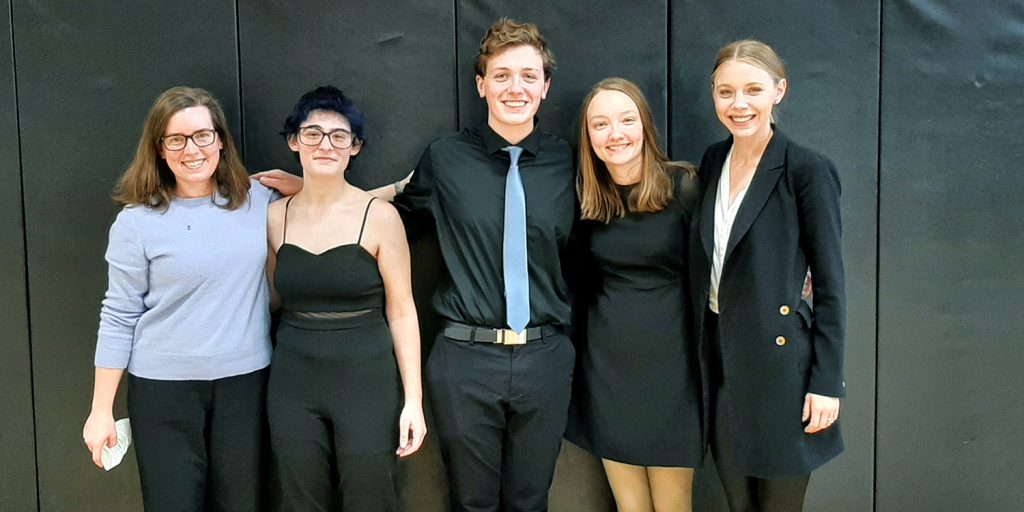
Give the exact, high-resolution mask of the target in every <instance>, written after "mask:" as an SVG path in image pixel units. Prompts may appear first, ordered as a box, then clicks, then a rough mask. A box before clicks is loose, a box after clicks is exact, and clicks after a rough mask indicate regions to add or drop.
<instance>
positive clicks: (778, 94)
mask: <svg viewBox="0 0 1024 512" xmlns="http://www.w3.org/2000/svg"><path fill="white" fill-rule="evenodd" d="M788 89H789V82H787V81H786V79H785V78H783V79H780V80H779V82H778V83H776V84H775V104H776V105H778V104H779V103H782V99H783V98H785V97H786V91H787V90H788Z"/></svg>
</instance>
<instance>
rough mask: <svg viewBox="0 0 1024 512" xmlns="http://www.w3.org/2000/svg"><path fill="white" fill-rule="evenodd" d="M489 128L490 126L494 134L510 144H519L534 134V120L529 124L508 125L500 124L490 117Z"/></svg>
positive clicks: (488, 118)
mask: <svg viewBox="0 0 1024 512" xmlns="http://www.w3.org/2000/svg"><path fill="white" fill-rule="evenodd" d="M487 126H490V127H491V129H492V130H494V133H497V134H498V135H499V136H501V138H503V139H505V140H506V141H508V143H509V144H519V143H520V142H522V140H523V139H525V138H526V137H528V136H529V135H530V133H532V132H533V119H531V120H530V122H528V123H523V124H516V125H507V124H501V123H498V122H497V121H495V119H494V117H492V116H490V115H488V116H487Z"/></svg>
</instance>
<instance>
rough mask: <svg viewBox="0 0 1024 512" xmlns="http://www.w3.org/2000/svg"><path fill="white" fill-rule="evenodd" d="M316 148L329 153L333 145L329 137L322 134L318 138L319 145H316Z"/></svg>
mask: <svg viewBox="0 0 1024 512" xmlns="http://www.w3.org/2000/svg"><path fill="white" fill-rule="evenodd" d="M317 148H318V149H321V150H323V151H330V150H332V149H334V144H331V137H330V136H328V135H327V134H324V136H323V137H321V138H320V144H318V145H317Z"/></svg>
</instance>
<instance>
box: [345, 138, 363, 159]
mask: <svg viewBox="0 0 1024 512" xmlns="http://www.w3.org/2000/svg"><path fill="white" fill-rule="evenodd" d="M362 149H363V141H359V144H352V147H350V148H348V154H349V156H356V155H358V154H359V152H360V151H361V150H362Z"/></svg>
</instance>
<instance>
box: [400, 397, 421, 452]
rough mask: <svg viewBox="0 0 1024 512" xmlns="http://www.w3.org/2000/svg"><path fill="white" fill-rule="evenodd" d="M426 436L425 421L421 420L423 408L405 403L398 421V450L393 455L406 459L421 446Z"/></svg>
mask: <svg viewBox="0 0 1024 512" xmlns="http://www.w3.org/2000/svg"><path fill="white" fill-rule="evenodd" d="M426 435H427V421H426V420H425V419H423V406H422V405H420V404H419V403H407V404H405V407H403V408H402V414H401V416H399V419H398V449H397V450H395V455H398V456H399V457H408V456H410V455H412V454H414V453H416V450H419V449H420V446H422V445H423V438H424V437H426Z"/></svg>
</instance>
